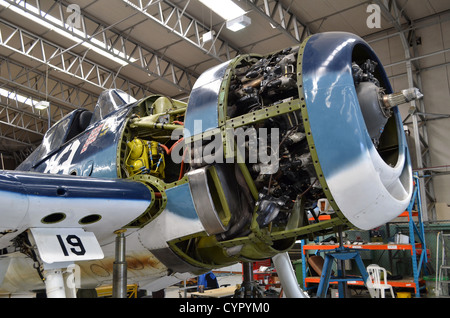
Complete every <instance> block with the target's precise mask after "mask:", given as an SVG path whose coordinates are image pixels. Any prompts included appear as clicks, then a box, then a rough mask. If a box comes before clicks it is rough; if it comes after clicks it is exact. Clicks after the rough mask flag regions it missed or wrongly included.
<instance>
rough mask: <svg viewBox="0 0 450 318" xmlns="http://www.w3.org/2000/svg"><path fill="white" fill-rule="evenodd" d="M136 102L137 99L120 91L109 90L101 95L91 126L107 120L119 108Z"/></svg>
mask: <svg viewBox="0 0 450 318" xmlns="http://www.w3.org/2000/svg"><path fill="white" fill-rule="evenodd" d="M136 101H137V100H136V99H135V98H133V97H132V96H130V95H128V94H127V93H125V92H124V91H121V90H120V89H109V90H106V91H104V92H103V93H101V94H100V96H99V98H98V101H97V105H95V108H94V114H93V115H92V119H91V124H93V123H95V122H97V121H99V120H102V119H104V118H106V117H107V116H108V115H109V114H111V113H113V112H114V111H116V110H118V109H119V108H122V107H123V106H125V105H127V104H130V103H134V102H136Z"/></svg>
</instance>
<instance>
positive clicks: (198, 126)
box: [184, 61, 230, 138]
mask: <svg viewBox="0 0 450 318" xmlns="http://www.w3.org/2000/svg"><path fill="white" fill-rule="evenodd" d="M229 64H230V61H228V62H224V63H222V64H220V65H217V66H215V67H213V68H211V69H209V70H208V71H206V72H205V73H203V74H202V75H201V76H200V77H199V78H198V80H197V81H196V83H195V85H194V88H193V90H192V93H191V95H190V97H189V103H188V106H187V110H186V117H185V120H184V128H185V134H184V137H185V138H188V137H190V136H194V135H196V134H199V133H202V132H205V131H207V130H210V129H214V128H217V127H219V113H218V107H217V105H218V101H219V94H220V86H221V84H222V80H223V77H224V75H225V72H226V70H227V68H228V65H229Z"/></svg>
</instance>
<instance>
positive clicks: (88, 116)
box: [19, 89, 137, 168]
mask: <svg viewBox="0 0 450 318" xmlns="http://www.w3.org/2000/svg"><path fill="white" fill-rule="evenodd" d="M136 101H137V100H136V99H135V98H133V97H132V96H130V95H128V94H127V93H125V92H123V91H121V90H118V89H109V90H106V91H104V92H102V93H101V94H100V96H99V98H98V101H97V104H96V105H95V108H94V112H91V111H89V110H87V109H76V110H74V111H72V112H71V113H70V114H68V115H66V116H65V117H64V118H62V119H61V120H59V121H58V122H57V123H56V124H54V125H53V126H52V127H51V128H50V129H49V130H48V131H47V133H46V134H45V136H44V139H43V140H42V143H41V145H40V146H39V147H38V148H37V149H36V150H35V151H34V152H33V155H31V156H30V157H29V158H28V159H27V160H26V161H25V162H24V163H23V165H26V164H28V163H29V162H30V161H31V162H32V166H33V167H35V166H36V165H38V164H39V163H40V162H42V160H44V159H45V158H46V157H48V156H49V155H51V154H52V153H54V152H55V151H56V150H58V149H59V148H60V147H62V146H63V145H64V144H65V143H67V142H68V141H70V140H71V139H72V138H74V137H76V136H78V135H79V134H80V133H82V132H83V131H85V130H86V129H88V127H89V126H91V125H93V124H95V123H96V122H98V121H101V120H103V119H104V118H106V117H107V116H108V115H110V114H111V113H113V112H115V111H116V110H118V109H120V108H122V107H123V106H125V105H127V104H130V103H134V102H136ZM19 168H20V166H19Z"/></svg>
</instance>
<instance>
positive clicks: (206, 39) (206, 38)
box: [202, 30, 216, 43]
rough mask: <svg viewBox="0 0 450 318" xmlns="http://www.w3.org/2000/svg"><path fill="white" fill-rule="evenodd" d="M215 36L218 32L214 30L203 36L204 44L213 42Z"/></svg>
mask: <svg viewBox="0 0 450 318" xmlns="http://www.w3.org/2000/svg"><path fill="white" fill-rule="evenodd" d="M214 35H216V32H215V31H214V30H211V31H209V32H206V33H205V34H203V36H202V39H203V43H206V42H209V41H212V40H213V39H214Z"/></svg>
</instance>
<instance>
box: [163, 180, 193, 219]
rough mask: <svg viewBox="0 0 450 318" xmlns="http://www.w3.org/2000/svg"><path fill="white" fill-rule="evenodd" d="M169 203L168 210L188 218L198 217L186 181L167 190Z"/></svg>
mask: <svg viewBox="0 0 450 318" xmlns="http://www.w3.org/2000/svg"><path fill="white" fill-rule="evenodd" d="M166 195H167V205H166V210H167V211H170V213H174V214H176V215H178V216H180V217H183V218H186V219H198V215H197V212H196V211H195V207H194V202H193V201H192V195H191V191H190V190H189V184H187V183H185V184H182V185H179V186H177V187H174V188H170V189H167V190H166Z"/></svg>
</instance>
